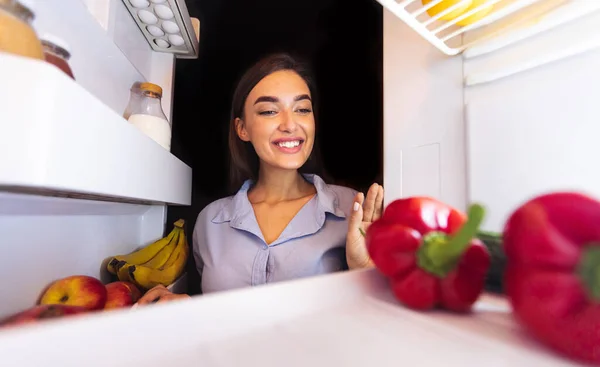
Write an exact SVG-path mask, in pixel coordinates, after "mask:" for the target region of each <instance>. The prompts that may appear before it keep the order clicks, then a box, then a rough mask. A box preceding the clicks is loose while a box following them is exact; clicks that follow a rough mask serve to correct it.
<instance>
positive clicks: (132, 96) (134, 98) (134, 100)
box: [123, 82, 142, 120]
mask: <svg viewBox="0 0 600 367" xmlns="http://www.w3.org/2000/svg"><path fill="white" fill-rule="evenodd" d="M140 85H142V83H140V82H135V83H133V85H132V86H131V88H130V89H129V102H128V103H127V107H125V111H124V112H123V118H124V119H125V120H128V119H129V116H131V110H132V109H133V107H134V106H136V105H137V104H138V103H139V102H140V99H141V98H142V90H141V89H140Z"/></svg>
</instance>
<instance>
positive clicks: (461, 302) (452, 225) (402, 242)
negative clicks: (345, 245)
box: [365, 197, 490, 312]
mask: <svg viewBox="0 0 600 367" xmlns="http://www.w3.org/2000/svg"><path fill="white" fill-rule="evenodd" d="M483 215H484V210H483V208H482V207H481V206H479V205H473V206H471V208H470V209H469V216H468V218H467V216H465V214H464V213H462V212H460V211H458V210H456V209H454V208H452V207H450V206H448V205H446V204H444V203H442V202H440V201H437V200H435V199H432V198H428V197H411V198H406V199H399V200H396V201H394V202H392V203H390V204H389V205H388V206H387V207H386V208H385V210H384V213H383V215H382V217H381V218H380V219H378V220H377V221H375V222H374V223H372V224H371V226H369V228H368V229H367V233H366V239H365V241H366V244H367V250H368V251H369V255H370V257H371V260H372V261H373V263H374V264H375V266H376V267H377V269H379V271H380V272H381V273H383V274H384V275H386V276H387V277H389V279H390V282H391V286H392V291H393V293H394V295H395V297H396V298H397V299H398V300H399V301H400V302H402V303H403V304H405V305H406V306H408V307H410V308H414V309H419V310H426V309H432V308H434V307H441V308H445V309H447V310H451V311H456V312H467V311H469V310H470V309H471V306H472V305H473V303H474V302H475V301H476V300H477V299H478V298H479V295H480V294H481V292H482V290H483V287H484V285H485V277H486V274H487V271H488V268H489V266H490V255H489V252H488V250H487V248H486V247H485V245H484V244H483V243H482V242H481V241H479V240H478V239H476V238H474V236H475V234H476V232H477V228H478V227H479V224H480V223H481V221H482V219H483Z"/></svg>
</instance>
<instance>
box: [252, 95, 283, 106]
mask: <svg viewBox="0 0 600 367" xmlns="http://www.w3.org/2000/svg"><path fill="white" fill-rule="evenodd" d="M260 102H272V103H277V102H279V98H277V97H272V96H260V97H258V98H257V99H256V101H254V104H257V103H260Z"/></svg>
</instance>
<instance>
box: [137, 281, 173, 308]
mask: <svg viewBox="0 0 600 367" xmlns="http://www.w3.org/2000/svg"><path fill="white" fill-rule="evenodd" d="M166 294H171V292H169V290H168V289H167V288H166V287H165V286H164V285H162V284H161V285H157V286H156V287H154V288H152V289H150V290H149V291H148V292H146V293H145V294H144V295H143V296H142V298H140V299H139V300H138V301H137V303H136V304H137V305H146V304H149V303H154V302H156V301H157V300H158V299H159V298H161V297H162V296H164V295H166Z"/></svg>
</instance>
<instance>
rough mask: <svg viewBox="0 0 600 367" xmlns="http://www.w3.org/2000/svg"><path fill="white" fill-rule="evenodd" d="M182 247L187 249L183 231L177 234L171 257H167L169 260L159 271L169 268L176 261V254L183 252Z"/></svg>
mask: <svg viewBox="0 0 600 367" xmlns="http://www.w3.org/2000/svg"><path fill="white" fill-rule="evenodd" d="M184 247H187V240H186V238H185V232H184V231H183V230H181V233H180V234H179V237H178V238H177V246H176V247H175V249H174V250H173V252H172V253H171V256H169V259H168V260H167V261H166V262H165V263H164V264H163V265H162V266H161V267H160V268H159V269H164V268H168V267H170V266H171V265H172V264H173V263H174V262H175V260H177V256H179V255H178V254H179V253H180V252H181V251H183V248H184ZM144 266H145V264H144Z"/></svg>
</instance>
